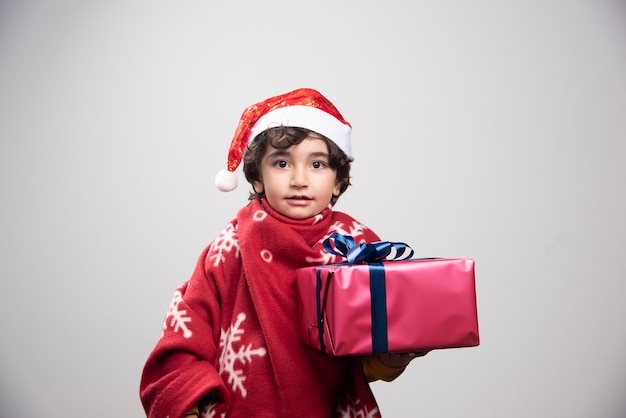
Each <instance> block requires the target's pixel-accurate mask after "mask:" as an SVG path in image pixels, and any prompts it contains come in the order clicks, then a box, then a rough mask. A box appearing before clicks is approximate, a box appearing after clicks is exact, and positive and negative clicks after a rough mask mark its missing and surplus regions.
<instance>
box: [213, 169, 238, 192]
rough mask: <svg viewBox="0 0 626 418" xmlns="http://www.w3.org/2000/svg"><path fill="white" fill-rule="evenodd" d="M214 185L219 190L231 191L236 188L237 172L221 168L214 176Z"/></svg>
mask: <svg viewBox="0 0 626 418" xmlns="http://www.w3.org/2000/svg"><path fill="white" fill-rule="evenodd" d="M215 186H216V187H217V188H218V189H219V190H220V191H221V192H231V191H233V190H235V189H236V188H237V174H235V173H233V172H232V171H228V170H227V169H225V168H223V169H221V170H220V171H219V173H217V176H215Z"/></svg>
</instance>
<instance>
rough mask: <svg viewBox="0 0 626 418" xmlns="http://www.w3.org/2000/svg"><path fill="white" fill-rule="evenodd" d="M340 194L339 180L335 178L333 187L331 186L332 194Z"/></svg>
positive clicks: (336, 195)
mask: <svg viewBox="0 0 626 418" xmlns="http://www.w3.org/2000/svg"><path fill="white" fill-rule="evenodd" d="M340 194H341V182H340V181H339V180H337V181H336V182H335V187H333V196H335V197H338V196H339V195H340Z"/></svg>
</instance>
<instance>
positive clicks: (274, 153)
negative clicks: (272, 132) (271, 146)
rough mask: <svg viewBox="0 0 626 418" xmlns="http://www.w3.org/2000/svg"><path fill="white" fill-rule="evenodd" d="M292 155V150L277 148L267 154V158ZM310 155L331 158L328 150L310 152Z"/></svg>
mask: <svg viewBox="0 0 626 418" xmlns="http://www.w3.org/2000/svg"><path fill="white" fill-rule="evenodd" d="M290 155H291V152H289V151H283V150H275V151H272V152H270V153H269V154H268V155H267V158H279V157H288V156H290ZM309 157H325V158H329V157H330V155H329V154H328V153H327V152H323V151H318V152H312V153H310V154H309Z"/></svg>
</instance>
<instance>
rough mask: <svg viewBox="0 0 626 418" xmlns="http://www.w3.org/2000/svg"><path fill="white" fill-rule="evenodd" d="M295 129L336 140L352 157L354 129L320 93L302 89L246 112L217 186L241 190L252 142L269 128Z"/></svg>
mask: <svg viewBox="0 0 626 418" xmlns="http://www.w3.org/2000/svg"><path fill="white" fill-rule="evenodd" d="M277 126H293V127H298V128H305V129H310V130H311V131H314V132H317V133H318V134H320V135H323V136H325V137H326V138H328V139H330V140H331V141H333V142H334V143H335V144H337V146H338V147H339V148H340V149H341V150H342V151H343V152H345V153H346V155H347V156H348V157H350V156H351V149H350V133H351V132H352V127H351V126H350V124H349V123H348V122H346V120H345V119H344V118H343V116H341V113H339V111H338V110H337V108H336V107H335V106H334V105H333V104H332V103H331V102H330V101H329V100H328V99H327V98H326V97H324V96H322V95H321V94H320V93H319V92H318V91H316V90H313V89H307V88H303V89H298V90H294V91H291V92H289V93H285V94H281V95H279V96H275V97H270V98H269V99H267V100H264V101H262V102H260V103H257V104H253V105H252V106H249V107H248V108H247V109H246V110H244V112H243V114H242V115H241V119H240V120H239V125H238V126H237V130H236V131H235V136H234V137H233V140H232V142H231V144H230V148H229V150H228V160H227V163H226V169H222V170H221V171H220V172H219V173H218V174H217V176H216V177H215V185H216V186H217V188H218V189H219V190H221V191H223V192H229V191H231V190H234V189H235V188H236V187H237V175H236V174H235V170H236V169H237V167H238V166H239V164H241V161H242V159H243V154H244V153H245V151H246V147H247V146H248V142H250V141H254V139H255V138H256V137H257V136H258V135H259V134H260V133H261V132H263V131H265V130H266V129H268V128H272V127H277Z"/></svg>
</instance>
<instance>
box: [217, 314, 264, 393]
mask: <svg viewBox="0 0 626 418" xmlns="http://www.w3.org/2000/svg"><path fill="white" fill-rule="evenodd" d="M245 319H246V314H245V313H243V312H242V313H240V314H239V315H237V320H236V321H235V323H233V324H232V325H231V326H230V328H228V330H226V331H224V329H222V333H221V335H220V349H221V350H222V352H221V354H220V370H219V373H220V374H222V373H224V372H226V374H227V375H228V383H229V384H230V385H231V387H232V390H233V391H234V392H236V391H237V390H239V391H240V392H241V396H243V397H244V398H245V397H246V395H247V394H248V391H247V390H246V388H245V386H244V384H243V382H244V381H245V380H246V376H245V375H244V374H243V370H241V369H237V368H236V363H237V362H240V363H243V364H246V363H251V362H252V356H259V357H263V356H265V354H266V352H267V351H266V350H265V348H263V347H259V348H256V349H252V344H248V345H247V346H243V345H240V346H239V350H238V351H235V348H234V345H235V343H239V342H240V341H241V336H242V335H243V333H244V329H243V328H242V327H241V324H242V322H243V321H245Z"/></svg>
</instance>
